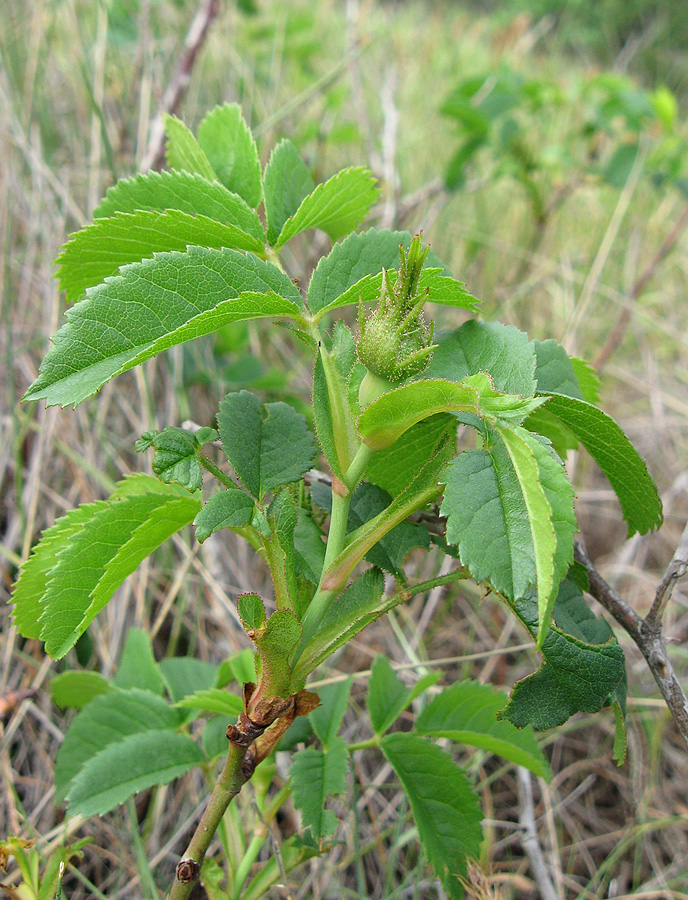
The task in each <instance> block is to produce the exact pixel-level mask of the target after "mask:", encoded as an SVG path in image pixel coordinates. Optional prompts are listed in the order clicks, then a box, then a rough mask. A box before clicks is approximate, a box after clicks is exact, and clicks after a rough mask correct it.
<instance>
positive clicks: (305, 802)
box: [289, 737, 349, 840]
mask: <svg viewBox="0 0 688 900" xmlns="http://www.w3.org/2000/svg"><path fill="white" fill-rule="evenodd" d="M348 769H349V755H348V753H347V749H346V741H345V740H344V739H343V738H339V737H338V738H334V739H333V741H332V742H331V744H330V746H329V749H328V750H326V751H325V750H316V749H314V748H313V747H307V748H306V749H305V750H299V752H298V753H296V754H295V755H294V760H293V762H292V764H291V769H290V770H289V774H290V775H291V784H292V791H293V794H294V806H295V807H296V808H297V809H300V810H301V815H302V817H303V825H304V828H310V829H311V834H312V835H313V837H314V838H315V839H316V840H320V839H322V838H324V837H328V836H329V835H331V834H334V832H335V830H336V828H337V819H336V818H335V815H334V813H333V812H332V810H331V809H326V808H325V807H326V803H327V799H328V797H330V796H332V795H340V794H344V793H346V773H347V772H348Z"/></svg>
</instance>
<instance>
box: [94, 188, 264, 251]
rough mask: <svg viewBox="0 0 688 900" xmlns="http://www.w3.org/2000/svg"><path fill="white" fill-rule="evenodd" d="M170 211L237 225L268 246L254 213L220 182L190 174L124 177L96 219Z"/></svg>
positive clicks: (109, 192)
mask: <svg viewBox="0 0 688 900" xmlns="http://www.w3.org/2000/svg"><path fill="white" fill-rule="evenodd" d="M168 209H177V210H179V211H180V212H183V213H187V214H188V215H190V216H203V217H205V218H208V219H213V220H214V221H216V222H219V223H221V224H222V225H228V224H229V225H234V226H235V227H236V228H239V229H241V231H243V232H245V233H246V234H248V235H250V236H251V237H253V238H255V239H256V240H257V241H260V243H261V244H264V243H265V229H264V228H263V225H262V223H261V221H260V219H259V218H258V213H257V212H256V211H255V210H253V209H251V207H250V206H249V205H248V204H247V203H246V202H244V200H242V199H241V197H240V196H239V195H238V194H233V193H232V192H231V191H228V190H227V188H225V187H223V185H221V184H219V183H218V182H217V181H212V182H211V181H207V180H206V179H205V178H202V177H201V176H200V175H194V174H192V173H191V172H180V171H177V172H147V173H146V174H145V175H143V174H139V175H135V176H134V177H133V178H122V179H120V180H119V181H118V182H117V184H115V185H114V186H113V187H111V188H108V192H107V194H106V195H105V198H104V199H103V200H101V201H100V205H99V206H98V207H97V208H96V209H95V211H94V213H93V218H94V219H108V218H111V217H112V216H115V215H116V214H117V213H134V212H136V211H137V210H148V211H151V210H152V211H153V212H164V211H165V210H168Z"/></svg>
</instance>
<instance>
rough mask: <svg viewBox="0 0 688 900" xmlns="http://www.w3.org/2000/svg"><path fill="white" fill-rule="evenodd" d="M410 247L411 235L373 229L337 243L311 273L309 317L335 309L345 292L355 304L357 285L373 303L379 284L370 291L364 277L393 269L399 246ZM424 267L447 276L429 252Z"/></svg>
mask: <svg viewBox="0 0 688 900" xmlns="http://www.w3.org/2000/svg"><path fill="white" fill-rule="evenodd" d="M410 244H411V235H410V234H409V233H408V232H407V231H388V230H387V229H382V230H378V229H375V228H369V229H368V231H364V232H362V233H360V234H351V235H349V237H347V238H346V239H345V240H343V241H342V242H341V243H339V244H335V246H334V247H333V248H332V250H331V251H330V253H329V254H328V255H327V256H323V257H322V258H321V259H320V262H319V263H318V265H317V266H316V269H315V271H314V272H313V275H312V277H311V280H310V283H309V285H308V295H307V297H306V302H307V304H308V307H309V309H310V310H311V312H313V313H318V314H319V315H318V318H319V317H320V315H322V314H323V313H324V311H325V309H326V308H330V307H331V308H335V307H333V306H331V305H332V304H333V303H334V301H336V300H337V298H341V297H342V295H343V294H344V293H345V292H351V293H350V299H348V300H347V301H346V302H347V303H358V300H359V285H360V288H361V291H363V290H364V289H365V288H366V286H367V299H369V300H374V299H375V297H376V296H377V293H378V290H379V284H381V283H382V282H381V279H378V280H377V281H376V282H375V284H374V285H373V287H372V288H371V287H370V284H371V283H372V281H373V279H372V278H368V276H376V275H378V274H380V273H381V272H382V270H383V269H395V268H397V266H398V265H399V247H400V246H403V247H404V249H406V250H408V248H409V246H410ZM427 264H428V265H432V266H436V265H439V267H440V268H441V269H442V271H443V272H444V273H445V274H448V272H447V270H446V269H445V268H444V267H443V265H442V263H441V262H440V261H439V260H438V259H437V257H436V256H435V255H434V254H433V253H432V252H431V253H430V254H429V256H428V259H427ZM354 286H356V287H355V289H354ZM352 289H353V290H352ZM371 293H372V296H370V294H371ZM338 305H339V304H338ZM342 305H346V304H342Z"/></svg>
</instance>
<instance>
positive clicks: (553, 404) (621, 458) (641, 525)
mask: <svg viewBox="0 0 688 900" xmlns="http://www.w3.org/2000/svg"><path fill="white" fill-rule="evenodd" d="M545 409H546V410H547V412H548V413H550V414H551V415H553V416H556V417H557V418H558V419H559V421H561V422H562V423H563V424H564V425H565V426H566V427H567V428H568V429H570V430H571V431H572V432H573V434H575V436H576V437H577V438H578V440H579V441H580V442H581V444H583V446H584V447H585V449H586V450H587V451H588V453H590V455H591V456H592V458H593V459H594V460H595V462H596V463H597V465H598V466H599V467H600V468H601V469H602V471H603V472H604V474H605V475H606V476H607V478H608V479H609V482H610V484H611V486H612V487H613V488H614V491H615V493H616V496H617V497H618V498H619V503H620V504H621V511H622V513H623V517H624V519H625V521H626V524H627V525H628V537H631V535H633V534H635V533H636V532H638V533H640V534H645V533H646V532H648V531H652V530H653V529H655V528H659V526H660V525H661V524H662V521H663V515H662V501H661V500H660V497H659V494H658V492H657V487H656V485H655V483H654V481H653V480H652V476H651V475H650V473H649V472H648V470H647V466H646V465H645V462H644V460H643V459H642V457H641V456H640V455H639V454H638V452H637V450H636V449H635V448H634V447H633V445H632V444H631V442H630V441H629V440H628V438H627V437H626V435H625V434H624V433H623V431H622V430H621V428H620V427H619V426H618V425H617V424H616V422H615V421H614V420H613V419H612V418H611V417H610V416H608V415H607V414H606V413H603V412H602V410H601V409H598V408H597V407H596V406H593V405H592V404H590V403H587V402H586V401H585V400H576V399H575V398H573V397H564V396H562V395H560V394H550V395H549V399H548V401H547V405H546V407H545Z"/></svg>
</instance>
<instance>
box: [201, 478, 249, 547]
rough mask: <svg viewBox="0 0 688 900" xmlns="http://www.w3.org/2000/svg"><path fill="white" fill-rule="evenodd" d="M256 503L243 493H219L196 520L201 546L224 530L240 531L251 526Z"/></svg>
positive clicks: (209, 501)
mask: <svg viewBox="0 0 688 900" xmlns="http://www.w3.org/2000/svg"><path fill="white" fill-rule="evenodd" d="M253 510H254V503H253V500H252V498H251V497H249V496H248V494H245V493H244V492H243V491H240V490H236V491H231V490H230V491H218V492H217V493H216V494H213V496H212V497H211V498H210V499H209V500H208V501H206V503H205V504H204V505H203V507H202V508H201V510H200V512H199V513H198V515H197V516H196V518H195V519H194V525H195V526H196V540H197V541H198V543H199V544H202V543H203V541H205V540H207V538H209V537H210V535H211V534H215V532H216V531H220V529H222V528H232V529H239V528H245V527H246V526H247V525H250V524H251V519H252V518H253Z"/></svg>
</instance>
